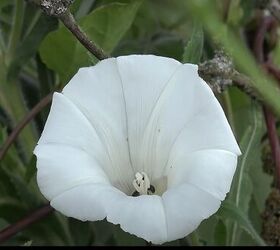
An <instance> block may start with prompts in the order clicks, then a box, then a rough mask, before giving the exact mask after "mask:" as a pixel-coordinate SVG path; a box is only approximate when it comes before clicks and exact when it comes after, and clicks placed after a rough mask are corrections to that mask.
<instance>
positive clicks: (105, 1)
mask: <svg viewBox="0 0 280 250" xmlns="http://www.w3.org/2000/svg"><path fill="white" fill-rule="evenodd" d="M33 2H34V1H24V0H1V1H0V230H1V229H4V228H6V227H7V226H9V225H14V223H16V222H17V221H21V220H22V218H24V217H25V216H27V215H28V214H29V213H30V212H32V211H37V209H39V208H40V207H42V206H43V205H44V204H47V201H46V200H45V199H44V198H43V196H42V195H41V194H40V192H39V190H38V187H37V183H36V166H35V163H36V161H35V157H34V156H33V155H32V151H33V149H34V147H35V145H36V142H37V141H38V138H39V136H40V133H41V131H42V129H43V126H44V123H45V121H46V118H47V115H48V111H49V106H50V100H51V98H50V97H51V95H50V93H52V92H53V91H59V90H60V89H61V88H62V87H63V86H64V85H65V84H66V83H67V81H68V80H69V79H70V78H71V77H72V76H73V75H74V74H75V73H76V72H77V70H78V68H80V67H82V66H89V65H94V64H95V63H96V62H97V61H98V60H97V58H96V57H95V56H94V55H92V54H91V53H90V52H89V51H87V50H86V49H85V48H84V47H83V46H82V45H81V44H80V43H79V41H78V40H77V39H76V38H75V37H74V35H73V34H72V33H70V32H69V30H68V29H67V28H66V27H65V26H64V25H63V24H62V22H59V17H58V18H57V17H53V16H48V15H46V14H45V13H44V12H42V10H41V9H40V6H38V5H36V4H34V3H33ZM37 2H38V1H37ZM277 3H278V1H257V0H242V1H241V0H76V1H74V3H73V4H72V5H71V7H70V11H71V12H72V14H73V15H74V17H75V19H76V20H77V22H78V23H79V25H80V26H81V28H82V29H83V30H84V31H85V33H86V34H87V36H88V37H89V38H90V39H91V40H92V41H93V42H94V43H95V44H96V45H98V46H99V47H100V48H102V49H103V50H104V51H105V52H106V53H107V54H111V55H112V56H118V55H126V54H156V55H161V56H167V57H172V58H175V59H177V60H179V61H182V62H192V63H200V69H201V75H202V76H203V77H205V78H206V79H207V81H208V82H209V84H210V85H211V86H212V88H213V90H214V91H215V92H216V94H217V98H218V99H219V100H220V103H221V104H222V105H223V108H224V110H225V112H226V115H227V117H228V120H229V122H230V124H231V127H232V129H233V131H234V133H235V135H236V137H237V140H238V142H239V144H240V147H241V150H242V152H243V155H242V156H241V157H240V158H239V163H238V167H237V171H236V174H235V177H234V181H233V184H232V188H231V191H230V193H229V195H228V196H227V199H226V201H224V202H223V205H222V207H221V209H220V210H219V211H218V213H216V214H215V215H213V216H212V217H210V218H209V219H208V220H205V221H204V222H203V223H202V224H201V225H200V226H199V228H198V229H197V230H196V231H195V232H194V233H192V234H191V235H189V236H187V237H186V238H185V239H182V240H178V241H175V242H171V243H166V244H165V245H265V244H269V245H279V244H280V213H279V211H280V193H279V187H280V186H279V184H278V183H279V180H280V179H279V177H280V174H279V173H280V147H279V132H280V128H279V127H280V126H279V117H280V91H279V84H278V81H279V80H280V43H279V38H278V34H279V22H278V20H277V17H278V16H277V14H278V13H280V11H279V12H277V6H278V5H277ZM278 4H279V3H278ZM273 6H274V7H273ZM275 6H276V7H275ZM272 7H273V8H272ZM278 7H279V6H278ZM278 10H280V8H279V9H278ZM278 18H279V17H278ZM213 58H214V60H213ZM207 70H208V71H207ZM46 96H47V97H46ZM45 97H46V98H45ZM38 103H39V104H38ZM34 107H35V109H34ZM25 124H26V126H24V125H25ZM15 129H16V130H15ZM17 132H19V133H17ZM17 134H19V135H18V136H15V135H17ZM10 144H11V146H10V147H9V145H10ZM93 209H94V208H93ZM48 213H50V214H49V215H48V216H47V217H44V218H43V216H41V217H40V216H39V217H40V219H38V220H37V222H36V223H34V224H31V225H29V226H28V227H27V228H25V229H23V230H17V231H18V232H17V234H16V235H15V236H13V237H8V239H7V240H5V241H4V239H3V231H2V232H0V241H1V236H2V244H3V245H24V244H25V245H68V246H71V245H146V242H145V241H144V240H142V239H139V238H137V237H134V236H132V235H130V234H128V233H125V232H123V231H122V230H120V228H119V227H118V226H115V225H112V224H109V223H107V222H106V221H101V222H80V221H77V220H75V219H72V218H67V217H65V216H63V215H62V214H60V213H58V212H52V211H48ZM31 217H32V216H31ZM6 232H7V231H6Z"/></svg>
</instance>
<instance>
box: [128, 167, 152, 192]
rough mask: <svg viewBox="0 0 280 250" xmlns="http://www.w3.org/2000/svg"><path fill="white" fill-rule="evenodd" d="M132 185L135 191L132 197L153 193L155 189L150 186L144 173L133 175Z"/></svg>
mask: <svg viewBox="0 0 280 250" xmlns="http://www.w3.org/2000/svg"><path fill="white" fill-rule="evenodd" d="M132 184H133V187H134V188H135V189H136V191H135V192H134V193H133V194H132V196H139V195H143V194H153V193H155V187H154V186H153V185H151V183H150V180H149V177H148V176H147V174H146V173H145V172H141V173H139V172H137V173H136V174H135V179H134V180H133V182H132Z"/></svg>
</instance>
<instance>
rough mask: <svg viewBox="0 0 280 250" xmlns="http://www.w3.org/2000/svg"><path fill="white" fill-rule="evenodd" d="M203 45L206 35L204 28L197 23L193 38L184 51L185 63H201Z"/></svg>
mask: <svg viewBox="0 0 280 250" xmlns="http://www.w3.org/2000/svg"><path fill="white" fill-rule="evenodd" d="M203 43H204V34H203V29H202V26H201V25H200V24H199V23H196V24H195V25H194V28H193V32H192V35H191V38H190V40H189V42H188V43H187V46H186V47H185V50H184V55H183V63H194V64H197V63H199V62H200V58H201V56H202V52H203Z"/></svg>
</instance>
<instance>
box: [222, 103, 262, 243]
mask: <svg viewBox="0 0 280 250" xmlns="http://www.w3.org/2000/svg"><path fill="white" fill-rule="evenodd" d="M248 108H249V110H250V111H251V113H250V114H249V115H250V116H249V121H248V123H249V126H248V123H247V126H248V128H247V130H246V131H245V134H244V136H243V138H242V139H241V143H240V147H241V152H242V156H241V157H240V158H239V163H238V166H237V170H236V173H235V176H234V179H233V184H232V188H231V192H230V195H229V197H228V200H230V201H231V202H233V203H234V204H235V205H236V206H237V207H238V208H239V209H240V210H241V211H242V212H243V213H244V214H248V210H249V204H250V200H251V197H252V193H253V184H252V181H251V178H250V174H249V171H250V168H251V167H254V168H262V166H261V161H260V158H259V157H257V155H259V153H260V152H259V151H260V143H261V137H262V134H263V131H264V127H263V119H262V118H263V116H262V111H261V109H260V107H259V106H258V104H256V103H254V102H253V103H252V105H250V106H249V107H248ZM240 233H241V232H238V231H237V225H236V223H233V225H232V232H231V240H230V243H231V245H235V244H238V239H239V238H240Z"/></svg>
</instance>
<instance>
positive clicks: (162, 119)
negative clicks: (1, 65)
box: [35, 55, 240, 243]
mask: <svg viewBox="0 0 280 250" xmlns="http://www.w3.org/2000/svg"><path fill="white" fill-rule="evenodd" d="M35 154H36V156H37V168H38V174H37V179H38V184H39V187H40V190H41V192H42V193H43V194H44V196H45V197H46V198H47V199H48V200H50V201H51V205H52V206H53V207H54V208H55V209H57V210H58V211H60V212H62V213H63V214H65V215H67V216H71V217H74V218H77V219H80V220H83V221H86V220H89V221H96V220H102V219H104V218H107V220H108V221H109V222H112V223H114V224H120V226H121V228H122V229H123V230H125V231H127V232H129V233H132V234H135V235H137V236H139V237H142V238H144V239H145V240H147V241H152V242H153V243H163V242H166V241H172V240H176V239H179V238H182V237H184V236H186V235H188V234H189V233H191V232H192V231H193V230H195V229H196V228H197V226H198V225H199V224H200V222H201V221H202V220H203V219H205V218H208V217H209V216H210V215H212V214H213V213H215V212H216V211H217V210H218V208H219V206H220V203H221V201H222V200H224V198H225V195H226V193H227V192H228V191H229V189H230V185H231V181H232V177H233V175H234V172H235V168H236V164H237V156H238V155H239V154H240V150H239V147H238V145H237V143H236V141H235V138H234V136H233V133H232V131H231V129H230V126H229V124H228V122H227V119H226V117H225V115H224V112H223V110H222V108H221V106H220V104H219V102H218V101H217V99H216V98H215V96H214V94H213V93H212V91H211V89H210V88H209V87H208V85H207V84H206V83H205V82H204V81H203V80H202V79H201V78H200V77H199V76H198V73H197V66H196V65H192V64H181V63H179V62H178V61H176V60H173V59H170V58H164V57H158V56H152V55H143V56H140V55H131V56H122V57H118V58H111V59H106V60H103V61H101V62H99V63H98V64H97V65H95V66H93V67H88V68H82V69H80V70H79V72H78V73H77V74H76V75H75V76H74V77H73V78H72V80H71V81H70V82H69V83H68V84H67V85H66V87H65V88H64V89H63V91H62V93H55V94H54V97H53V103H52V107H51V111H50V114H49V117H48V120H47V123H46V126H45V129H44V131H43V134H42V136H41V138H40V140H39V142H38V145H37V147H36V149H35Z"/></svg>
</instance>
